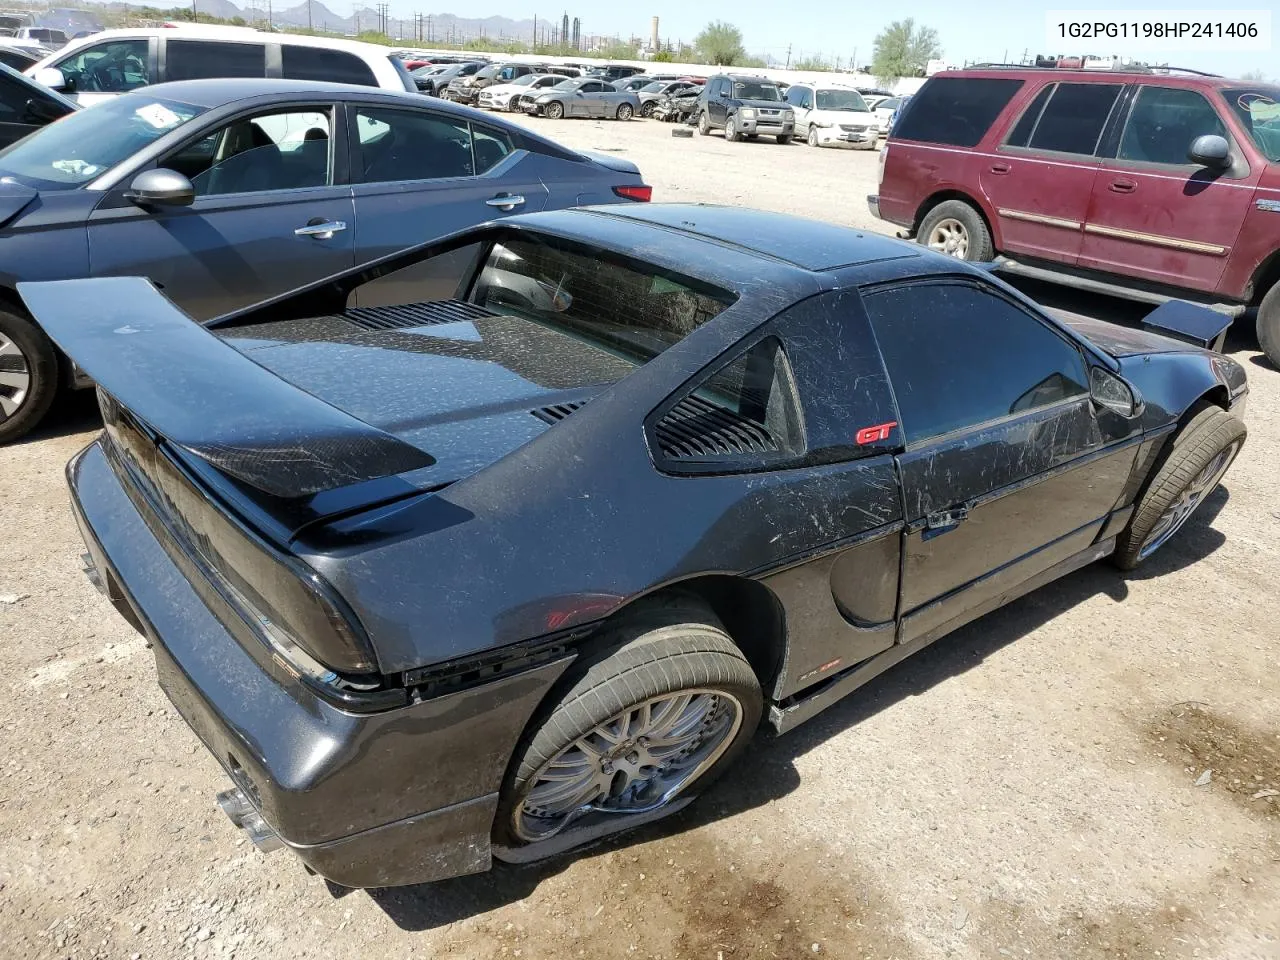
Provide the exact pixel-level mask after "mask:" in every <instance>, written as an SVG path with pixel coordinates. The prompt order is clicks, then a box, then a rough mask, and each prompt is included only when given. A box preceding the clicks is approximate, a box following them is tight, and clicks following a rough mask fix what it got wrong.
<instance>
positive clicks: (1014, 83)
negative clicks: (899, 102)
mask: <svg viewBox="0 0 1280 960" xmlns="http://www.w3.org/2000/svg"><path fill="white" fill-rule="evenodd" d="M1022 84H1023V81H1022V80H1017V79H1013V78H1005V77H991V78H955V77H943V76H941V75H939V76H935V77H931V78H930V79H929V80H927V81H926V82H925V85H924V86H923V87H921V88H920V92H919V93H917V94H916V95H915V96H914V97H912V99H911V109H910V110H907V111H906V112H905V113H903V115H902V116H901V117H900V118H899V120H898V124H897V125H896V126H895V127H894V129H893V135H894V137H895V138H897V139H901V140H921V141H923V142H925V143H943V144H946V145H947V146H951V147H974V146H977V145H978V141H980V140H981V139H982V138H983V137H984V136H986V134H987V130H989V129H990V128H991V124H992V123H994V122H995V119H996V117H998V116H999V115H1000V111H1002V110H1003V109H1004V108H1005V107H1006V106H1008V104H1009V101H1010V100H1012V99H1013V97H1014V94H1016V93H1017V92H1018V90H1020V89H1021V88H1022ZM877 106H884V104H877Z"/></svg>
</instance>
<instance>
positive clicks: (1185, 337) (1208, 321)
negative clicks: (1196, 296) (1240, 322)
mask: <svg viewBox="0 0 1280 960" xmlns="http://www.w3.org/2000/svg"><path fill="white" fill-rule="evenodd" d="M1233 319H1234V318H1233V317H1231V316H1229V315H1227V314H1225V313H1220V312H1219V311H1217V310H1212V309H1210V308H1209V307H1203V306H1200V305H1199V304H1197V303H1189V302H1188V301H1186V300H1170V301H1168V302H1167V303H1162V304H1160V306H1158V307H1156V308H1155V309H1154V310H1152V311H1151V312H1150V313H1148V314H1147V315H1146V316H1145V317H1143V318H1142V329H1143V330H1148V331H1150V332H1151V333H1160V334H1163V335H1164V336H1166V337H1172V338H1173V339H1175V340H1182V341H1185V342H1186V343H1194V344H1195V345H1196V346H1197V347H1204V348H1205V349H1206V350H1214V351H1217V352H1218V353H1221V352H1222V345H1223V343H1224V342H1225V341H1226V339H1227V330H1228V329H1229V328H1230V327H1231V323H1232V321H1233Z"/></svg>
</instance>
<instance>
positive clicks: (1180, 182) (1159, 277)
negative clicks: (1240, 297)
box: [1079, 84, 1262, 290]
mask: <svg viewBox="0 0 1280 960" xmlns="http://www.w3.org/2000/svg"><path fill="white" fill-rule="evenodd" d="M1206 134H1213V135H1216V136H1220V137H1225V138H1227V140H1228V142H1229V143H1231V152H1232V157H1233V162H1232V164H1231V167H1230V168H1228V169H1226V170H1210V169H1208V168H1206V167H1202V166H1200V165H1198V164H1195V163H1192V162H1191V161H1189V160H1188V159H1187V151H1188V149H1189V148H1190V146H1191V142H1192V141H1193V140H1195V139H1196V137H1200V136H1204V135H1206ZM1261 175H1262V168H1261V166H1260V165H1259V166H1258V167H1257V168H1256V169H1250V167H1249V164H1248V162H1247V161H1246V160H1245V159H1244V155H1243V153H1242V152H1241V151H1240V148H1239V145H1238V144H1236V143H1235V142H1234V137H1232V135H1231V132H1230V130H1229V129H1228V127H1227V125H1226V123H1225V122H1224V121H1223V119H1222V117H1221V116H1220V115H1219V112H1218V109H1217V108H1216V107H1215V106H1214V105H1213V104H1212V103H1210V102H1209V100H1208V98H1206V97H1205V96H1204V94H1203V93H1201V92H1200V91H1198V90H1191V89H1187V88H1180V87H1166V86H1158V85H1156V84H1151V85H1146V84H1144V85H1142V86H1139V87H1138V89H1137V91H1136V96H1135V97H1134V98H1133V105H1132V107H1131V108H1130V110H1129V115H1128V118H1127V119H1126V121H1125V123H1124V127H1123V130H1122V132H1121V134H1120V138H1119V143H1118V145H1117V149H1116V151H1115V156H1114V158H1112V159H1108V160H1103V161H1102V164H1101V168H1100V169H1099V171H1098V176H1097V178H1096V179H1095V181H1094V185H1093V191H1092V197H1091V199H1090V204H1089V210H1088V214H1087V217H1086V218H1085V225H1084V238H1083V239H1084V242H1083V244H1082V246H1081V251H1080V261H1079V262H1080V266H1082V267H1089V268H1092V269H1095V270H1106V271H1109V272H1112V273H1120V274H1123V275H1125V276H1131V277H1140V278H1142V279H1144V280H1153V281H1156V282H1158V283H1166V284H1172V285H1175V286H1180V287H1191V288H1193V289H1198V290H1213V289H1215V288H1216V286H1217V284H1218V281H1219V279H1220V278H1221V277H1222V272H1223V270H1224V269H1225V267H1226V264H1227V258H1228V256H1230V253H1231V249H1232V247H1233V246H1234V245H1235V243H1236V238H1237V237H1238V236H1239V235H1240V227H1241V224H1243V223H1244V220H1245V217H1246V216H1247V215H1248V213H1249V210H1250V207H1251V205H1252V203H1253V194H1254V190H1255V188H1256V187H1257V185H1258V180H1259V178H1260V177H1261Z"/></svg>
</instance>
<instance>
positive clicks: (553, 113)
mask: <svg viewBox="0 0 1280 960" xmlns="http://www.w3.org/2000/svg"><path fill="white" fill-rule="evenodd" d="M543 112H544V113H545V114H546V115H547V118H548V119H550V120H559V119H561V118H562V117H563V116H564V104H563V103H561V102H560V101H559V100H553V101H551V102H550V103H548V104H547V106H546V108H545V109H544V111H543Z"/></svg>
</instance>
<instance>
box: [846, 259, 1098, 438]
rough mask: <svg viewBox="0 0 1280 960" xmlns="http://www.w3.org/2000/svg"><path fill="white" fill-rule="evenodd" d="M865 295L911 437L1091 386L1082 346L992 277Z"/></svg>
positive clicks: (1002, 414) (1067, 395)
mask: <svg viewBox="0 0 1280 960" xmlns="http://www.w3.org/2000/svg"><path fill="white" fill-rule="evenodd" d="M864 300H865V302H866V307H867V316H868V317H869V318H870V320H871V326H872V329H874V331H875V335H876V340H877V341H878V342H879V344H880V353H881V354H882V355H883V356H884V362H885V366H886V368H887V369H888V371H889V380H890V382H891V383H892V385H893V392H894V396H895V397H896V398H897V401H898V416H899V418H900V419H901V421H902V430H903V433H904V435H905V436H906V439H907V442H908V443H916V442H919V441H921V440H927V439H928V438H930V437H937V436H941V435H942V434H946V433H951V432H952V431H954V430H959V429H963V428H965V427H973V426H977V425H978V424H981V423H986V422H988V421H991V420H996V419H999V418H1000V417H1006V416H1008V415H1009V414H1012V413H1022V412H1024V411H1027V410H1035V409H1037V408H1039V407H1045V406H1049V405H1051V404H1054V403H1058V402H1059V401H1062V400H1066V399H1069V398H1072V397H1078V396H1083V395H1085V394H1087V393H1088V392H1089V391H1088V388H1087V387H1086V386H1085V384H1086V383H1087V374H1086V371H1085V364H1084V358H1083V357H1082V356H1081V354H1080V351H1079V350H1077V349H1076V347H1075V346H1074V345H1073V344H1072V343H1070V342H1069V341H1068V340H1066V339H1065V338H1064V337H1062V336H1060V335H1059V334H1058V333H1056V332H1055V331H1054V330H1053V329H1051V328H1050V327H1049V326H1048V325H1047V324H1045V323H1043V322H1041V321H1040V320H1039V319H1037V318H1036V317H1034V316H1032V315H1031V314H1029V313H1027V312H1026V311H1025V310H1023V309H1021V308H1020V307H1017V306H1015V305H1014V304H1013V303H1011V302H1009V301H1008V300H1005V299H1004V298H1003V297H1001V296H998V295H997V294H996V293H995V292H994V291H992V290H989V289H987V288H985V287H979V286H976V285H973V284H960V283H920V284H912V285H910V286H902V287H892V288H889V289H885V290H876V291H872V292H870V293H868V294H866V295H865V296H864Z"/></svg>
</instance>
